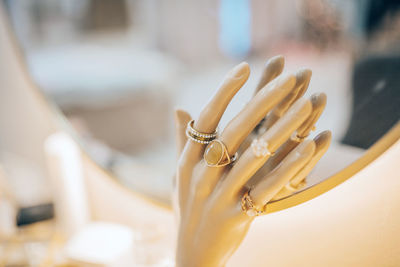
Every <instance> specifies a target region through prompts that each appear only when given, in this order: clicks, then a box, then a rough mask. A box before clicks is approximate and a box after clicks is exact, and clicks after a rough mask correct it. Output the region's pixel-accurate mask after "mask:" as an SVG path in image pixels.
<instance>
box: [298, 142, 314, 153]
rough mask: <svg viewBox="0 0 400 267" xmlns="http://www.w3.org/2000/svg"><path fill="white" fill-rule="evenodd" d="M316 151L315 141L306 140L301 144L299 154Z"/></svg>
mask: <svg viewBox="0 0 400 267" xmlns="http://www.w3.org/2000/svg"><path fill="white" fill-rule="evenodd" d="M314 151H315V142H314V141H313V140H306V141H304V142H303V143H301V144H300V145H299V150H298V152H299V154H300V155H301V156H307V155H310V154H313V153H314Z"/></svg>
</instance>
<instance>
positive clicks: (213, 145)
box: [203, 139, 238, 167]
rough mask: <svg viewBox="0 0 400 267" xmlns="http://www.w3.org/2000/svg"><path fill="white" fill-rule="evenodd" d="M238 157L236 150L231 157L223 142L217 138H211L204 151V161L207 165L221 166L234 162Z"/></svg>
mask: <svg viewBox="0 0 400 267" xmlns="http://www.w3.org/2000/svg"><path fill="white" fill-rule="evenodd" d="M237 157H238V153H237V152H236V153H235V154H234V155H233V156H232V157H231V156H229V154H228V149H227V148H226V146H225V144H224V143H223V142H222V141H221V140H218V139H214V140H212V141H211V142H210V143H209V144H208V145H207V147H206V150H205V151H204V156H203V158H204V161H205V162H206V164H207V166H209V167H223V166H226V165H228V164H231V163H234V162H235V161H236V159H237Z"/></svg>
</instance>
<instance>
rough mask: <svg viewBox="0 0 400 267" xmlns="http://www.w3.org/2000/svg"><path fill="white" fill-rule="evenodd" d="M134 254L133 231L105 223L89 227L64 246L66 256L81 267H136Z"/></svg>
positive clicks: (92, 224)
mask: <svg viewBox="0 0 400 267" xmlns="http://www.w3.org/2000/svg"><path fill="white" fill-rule="evenodd" d="M132 252H133V233H132V231H131V229H130V228H128V227H126V226H122V225H117V224H112V223H104V222H95V223H90V224H88V225H86V226H85V227H84V228H83V229H82V230H81V231H79V232H78V233H76V234H75V235H74V236H72V238H71V239H70V240H69V241H68V243H67V244H66V246H65V254H66V256H67V257H68V258H69V259H71V260H73V261H76V262H77V263H79V264H80V266H81V265H82V266H110V267H111V266H115V267H123V266H134V265H133V264H134V263H133V261H132Z"/></svg>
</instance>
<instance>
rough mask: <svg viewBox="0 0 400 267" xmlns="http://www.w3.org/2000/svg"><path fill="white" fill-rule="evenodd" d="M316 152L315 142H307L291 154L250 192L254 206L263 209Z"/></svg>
mask: <svg viewBox="0 0 400 267" xmlns="http://www.w3.org/2000/svg"><path fill="white" fill-rule="evenodd" d="M314 151H315V143H314V141H312V140H307V141H305V142H303V143H301V144H300V145H299V146H297V147H296V148H295V149H294V150H293V151H292V152H290V153H289V155H287V157H286V158H285V159H284V160H283V161H282V163H281V164H280V165H279V166H278V167H277V168H276V169H274V170H273V171H272V172H271V173H270V174H268V175H267V176H266V177H265V178H264V179H263V180H262V181H260V182H259V183H258V184H257V185H255V187H254V188H253V189H252V190H251V191H250V193H249V194H250V197H251V199H252V200H253V202H254V205H255V206H256V207H257V208H258V209H262V208H263V207H264V205H265V204H266V203H268V202H269V201H270V200H271V199H272V198H273V196H275V195H276V194H277V193H278V192H279V191H280V190H281V189H282V188H283V187H284V186H285V185H286V184H287V183H288V182H289V181H290V179H291V178H292V177H293V176H294V175H295V174H296V173H297V172H298V171H299V170H301V169H302V168H303V167H304V166H305V165H306V164H307V162H309V160H310V159H311V157H312V156H313V154H314Z"/></svg>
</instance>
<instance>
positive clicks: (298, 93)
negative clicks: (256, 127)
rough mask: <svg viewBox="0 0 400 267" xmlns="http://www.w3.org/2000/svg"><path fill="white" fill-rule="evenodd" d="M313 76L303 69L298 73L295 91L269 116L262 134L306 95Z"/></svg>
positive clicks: (309, 71)
mask: <svg viewBox="0 0 400 267" xmlns="http://www.w3.org/2000/svg"><path fill="white" fill-rule="evenodd" d="M311 75H312V72H311V70H309V69H302V70H299V71H298V72H297V73H296V85H295V86H294V87H293V90H292V91H291V92H290V93H289V94H288V95H287V96H286V97H285V98H284V99H283V100H282V102H281V103H279V105H277V106H276V107H275V108H274V109H273V110H272V111H271V112H270V113H269V114H268V116H267V118H266V120H265V122H264V125H263V127H262V129H260V132H263V131H265V130H267V129H268V128H270V127H271V126H272V125H273V124H274V123H275V122H276V121H277V120H278V119H279V118H280V117H282V116H283V114H284V113H285V112H286V111H287V110H288V109H289V108H290V106H291V105H293V103H294V102H296V100H297V99H299V98H300V97H302V96H303V95H304V93H305V92H306V91H307V88H308V85H309V84H310V80H311Z"/></svg>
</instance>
